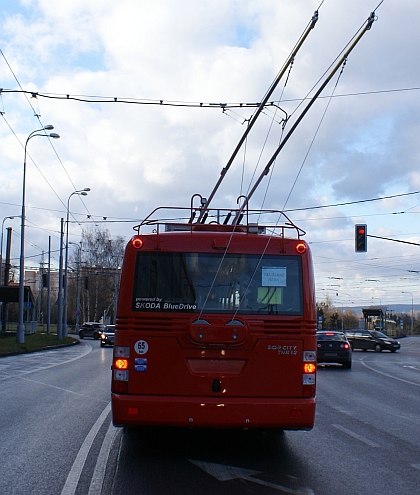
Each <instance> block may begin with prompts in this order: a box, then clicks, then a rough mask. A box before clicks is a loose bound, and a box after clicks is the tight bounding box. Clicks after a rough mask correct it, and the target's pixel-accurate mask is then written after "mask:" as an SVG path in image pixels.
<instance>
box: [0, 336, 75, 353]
mask: <svg viewBox="0 0 420 495" xmlns="http://www.w3.org/2000/svg"><path fill="white" fill-rule="evenodd" d="M0 335H1V332H0ZM73 344H79V341H78V340H77V339H75V338H74V337H65V338H63V339H61V340H58V339H57V335H55V334H47V333H38V332H37V333H33V334H31V335H25V342H24V343H23V344H18V343H17V342H16V334H10V333H7V334H6V335H1V336H0V356H10V355H12V354H24V353H26V352H35V351H42V350H46V349H53V348H55V347H63V346H68V345H73Z"/></svg>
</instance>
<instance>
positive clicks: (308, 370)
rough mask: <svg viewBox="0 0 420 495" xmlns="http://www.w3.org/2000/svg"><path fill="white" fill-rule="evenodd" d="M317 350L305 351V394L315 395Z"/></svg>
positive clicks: (307, 395)
mask: <svg viewBox="0 0 420 495" xmlns="http://www.w3.org/2000/svg"><path fill="white" fill-rule="evenodd" d="M315 383H316V351H303V375H302V384H303V395H304V396H305V397H315V390H316V386H315Z"/></svg>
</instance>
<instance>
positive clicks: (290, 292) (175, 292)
mask: <svg viewBox="0 0 420 495" xmlns="http://www.w3.org/2000/svg"><path fill="white" fill-rule="evenodd" d="M132 307H133V311H152V312H153V311H164V312H168V311H172V312H193V313H195V312H202V311H204V312H209V313H212V312H217V313H219V312H222V313H223V312H225V313H233V312H237V313H251V314H285V315H301V314H303V295H302V265H301V258H300V257H299V256H270V255H266V256H262V257H261V256H260V255H256V254H225V255H223V253H222V254H208V253H173V252H141V253H137V259H136V268H135V276H134V287H133V306H132Z"/></svg>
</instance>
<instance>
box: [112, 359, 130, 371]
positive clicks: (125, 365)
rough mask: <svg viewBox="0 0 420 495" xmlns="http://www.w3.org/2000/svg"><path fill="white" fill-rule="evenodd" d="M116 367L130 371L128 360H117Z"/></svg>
mask: <svg viewBox="0 0 420 495" xmlns="http://www.w3.org/2000/svg"><path fill="white" fill-rule="evenodd" d="M115 367H116V368H117V369H119V370H126V369H128V359H116V360H115Z"/></svg>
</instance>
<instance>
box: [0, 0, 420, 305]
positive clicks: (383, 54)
mask: <svg viewBox="0 0 420 495" xmlns="http://www.w3.org/2000/svg"><path fill="white" fill-rule="evenodd" d="M317 9H318V11H319V20H318V22H317V23H316V25H315V28H314V29H313V30H311V32H310V33H309V35H308V37H307V39H306V40H305V42H304V44H303V46H302V47H301V49H300V50H299V52H298V53H297V55H296V57H295V60H294V62H293V65H292V69H291V70H290V73H289V71H286V74H285V76H284V77H283V78H282V79H281V81H280V83H279V85H278V87H277V89H276V91H275V92H274V93H273V95H272V96H271V98H270V99H269V101H270V102H275V103H276V106H274V105H273V106H271V107H268V108H266V109H265V110H264V111H263V112H262V113H261V115H260V117H259V119H258V121H257V124H256V125H255V126H254V128H253V129H252V130H251V132H250V134H249V137H248V139H247V142H246V147H244V148H243V149H241V151H240V153H239V154H238V157H237V159H236V160H235V161H234V163H233V165H232V166H231V168H230V169H229V172H228V173H227V174H226V176H225V179H224V181H223V183H222V185H221V186H220V188H219V190H218V191H217V194H216V196H215V198H214V200H213V204H212V206H217V207H220V208H234V207H235V206H236V201H237V198H238V196H239V195H241V194H245V193H246V191H247V190H249V187H250V184H252V182H251V181H252V177H253V176H254V178H255V177H257V176H259V175H260V173H261V172H262V170H263V168H264V167H265V165H266V163H267V162H268V160H269V159H270V158H271V156H272V155H273V153H274V151H275V149H276V147H277V146H278V143H279V142H280V139H281V138H282V136H283V137H284V135H286V134H287V132H288V131H289V130H290V129H291V127H292V126H293V124H294V122H296V119H297V118H298V116H299V115H300V113H301V112H302V110H303V109H304V108H305V105H306V104H307V102H308V100H304V98H306V97H308V96H310V95H312V94H313V92H314V88H317V87H319V81H321V82H322V81H323V78H325V75H327V74H330V73H331V67H334V66H335V65H336V63H337V60H338V59H337V57H339V56H341V54H342V52H343V50H344V49H345V48H346V47H347V46H348V44H349V43H350V42H351V41H352V40H353V39H354V37H355V35H357V33H359V30H360V28H362V27H363V26H364V25H365V24H366V20H367V18H368V17H369V15H370V13H371V12H372V11H375V16H376V17H375V19H376V20H375V22H374V23H373V26H372V28H371V29H370V30H369V31H367V32H366V33H365V34H364V35H363V37H362V38H361V40H360V41H359V42H358V43H357V45H356V46H355V48H354V49H353V51H352V52H351V54H350V56H349V57H348V59H347V61H346V64H345V66H344V69H343V70H341V66H340V68H339V70H338V71H337V73H336V74H335V75H334V76H333V77H332V78H331V81H330V83H329V84H328V85H327V87H326V88H325V90H324V91H323V93H322V94H321V97H320V98H318V99H317V100H316V102H315V103H314V104H313V105H312V107H311V108H310V110H309V111H308V113H307V114H306V115H305V117H304V118H303V119H302V121H301V123H300V124H299V126H298V127H297V128H296V130H295V131H294V132H293V134H292V135H291V137H290V139H289V140H288V142H287V144H286V145H285V146H284V148H283V149H282V151H281V153H280V154H279V155H278V157H277V159H276V161H275V164H274V166H273V167H272V170H271V171H272V173H271V171H270V174H269V175H268V176H266V177H264V179H263V181H262V182H261V184H260V186H259V188H258V189H257V191H256V193H255V194H254V196H253V197H252V200H251V207H252V208H254V209H259V208H261V207H264V208H275V209H284V210H285V211H287V215H288V216H289V217H290V218H291V220H292V221H293V222H294V223H295V224H297V225H298V226H299V227H300V228H302V229H303V230H305V231H306V235H305V237H304V239H305V240H306V241H307V242H308V243H309V245H310V247H311V250H312V255H313V260H314V268H315V277H316V291H317V299H318V300H319V301H323V300H325V298H326V297H327V296H328V298H329V299H330V300H331V301H332V302H333V303H334V304H335V305H336V306H338V307H340V306H342V307H343V306H345V307H348V306H350V307H351V306H368V305H372V304H375V305H378V304H381V305H384V306H387V307H388V310H391V309H392V305H393V304H411V303H412V302H414V304H416V303H420V288H419V281H420V251H419V247H420V246H416V245H413V244H406V243H401V242H393V241H388V240H383V239H377V238H376V237H386V238H389V239H395V240H399V241H406V242H410V243H414V244H416V243H418V244H420V226H418V224H417V222H418V221H419V214H420V171H419V167H418V162H419V153H420V142H419V140H418V135H419V131H420V129H419V128H420V121H419V115H420V66H419V63H418V47H419V45H420V33H419V29H418V19H419V17H420V4H419V3H418V2H413V1H411V0H410V1H409V0H382V1H381V0H373V1H371V0H369V1H368V0H339V1H337V0H294V1H293V2H290V1H286V0H259V1H258V2H255V1H251V0H200V2H198V1H193V0H184V1H182V2H179V1H176V0H153V1H151V0H119V1H118V2H115V1H114V0H83V1H82V0H72V1H71V2H68V1H64V0H57V1H56V2H54V5H52V4H51V2H48V1H46V0H3V1H2V3H1V5H0V14H1V15H0V49H1V53H0V88H2V89H1V93H0V116H1V118H0V143H1V144H0V217H1V218H0V220H3V222H2V226H3V227H4V231H5V229H6V227H12V228H13V238H12V263H14V264H16V265H18V264H19V249H20V224H19V218H15V219H13V220H12V219H8V218H6V217H8V216H18V215H20V209H21V202H22V179H23V162H24V146H25V142H26V140H27V138H28V136H29V135H30V134H31V133H32V132H33V131H36V130H38V129H40V128H42V127H44V126H46V125H49V124H51V125H53V126H54V131H52V132H56V133H58V134H59V135H60V139H56V140H52V139H41V138H40V137H38V136H34V137H33V138H31V139H30V141H28V145H27V152H28V157H27V168H26V201H25V203H26V217H27V225H26V231H25V266H27V267H31V266H32V267H36V266H39V263H40V262H41V261H42V253H43V252H47V251H48V242H49V237H51V242H52V251H53V253H52V263H53V265H54V266H57V260H58V253H57V250H58V248H59V241H60V218H65V217H66V211H67V203H68V204H69V212H70V220H71V222H70V224H69V239H70V242H74V243H77V242H79V241H80V236H81V233H82V230H83V229H87V230H89V229H90V230H92V229H95V228H98V227H99V228H101V229H108V230H109V232H110V234H111V235H112V236H116V235H120V236H123V237H125V238H126V239H127V240H128V239H129V238H130V237H131V236H132V235H133V234H134V231H133V229H132V227H133V226H135V225H137V224H138V223H139V222H140V221H141V220H142V219H143V218H145V217H146V216H147V215H148V214H149V213H150V211H151V210H153V209H154V208H156V207H158V206H183V207H188V206H189V205H190V199H191V197H192V195H194V194H201V195H202V196H204V197H208V195H209V194H210V192H211V191H212V189H213V187H214V185H215V184H216V182H217V180H218V179H219V176H220V172H221V170H222V168H223V167H224V166H225V165H226V163H227V162H228V160H229V158H230V156H231V154H232V152H233V150H234V149H235V147H236V145H237V143H238V142H239V139H240V138H241V136H242V134H243V132H244V130H245V126H246V125H247V122H249V119H250V118H251V117H252V114H253V112H255V110H256V109H255V106H253V105H250V104H255V103H258V102H260V101H261V100H262V99H263V97H264V95H265V94H266V92H267V90H268V88H269V87H270V86H271V84H272V82H273V81H274V79H275V78H276V76H277V75H278V74H279V72H280V70H281V68H282V67H283V64H284V63H285V61H286V60H287V58H288V57H289V55H290V53H291V51H292V50H293V48H294V46H295V44H296V43H297V41H298V40H299V39H300V37H301V35H302V34H303V33H304V31H305V29H306V27H307V26H308V23H309V22H310V20H311V18H312V16H313V14H314V12H315V10H317ZM317 84H318V86H317ZM80 100H87V101H80ZM239 103H242V104H243V105H242V106H241V107H239V108H238V107H232V105H233V104H239ZM200 104H201V105H200ZM222 104H226V107H225V108H224V106H223V105H222ZM285 115H287V116H288V120H287V122H286V123H284V120H282V119H283V117H284V116H285ZM282 133H283V134H282ZM255 174H256V175H255ZM254 180H255V179H254ZM84 188H90V189H91V190H90V191H89V193H88V195H87V196H84V197H81V196H79V195H72V193H73V192H74V191H77V190H82V189H84ZM71 195H72V196H71ZM70 196H71V197H70ZM69 198H70V199H69ZM330 205H338V206H330ZM358 223H362V224H367V226H368V234H369V235H373V236H376V237H372V238H368V252H367V253H355V252H354V225H355V224H358ZM44 260H45V261H46V258H45V257H44Z"/></svg>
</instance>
